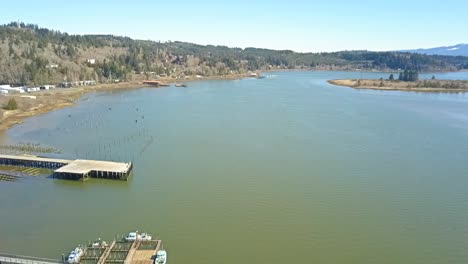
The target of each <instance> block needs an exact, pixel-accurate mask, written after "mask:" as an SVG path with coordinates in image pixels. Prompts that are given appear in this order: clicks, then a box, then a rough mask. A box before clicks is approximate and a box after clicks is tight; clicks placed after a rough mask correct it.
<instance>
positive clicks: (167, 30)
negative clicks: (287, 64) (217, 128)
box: [0, 0, 468, 52]
mask: <svg viewBox="0 0 468 264" xmlns="http://www.w3.org/2000/svg"><path fill="white" fill-rule="evenodd" d="M2 2H3V3H1V7H2V8H1V9H2V12H1V13H2V15H1V16H0V23H2V24H4V23H8V22H11V21H18V20H20V21H23V22H27V23H34V24H39V25H40V26H41V27H47V28H52V29H57V30H60V31H62V32H68V33H72V34H101V33H105V34H114V35H123V36H129V37H132V38H137V39H151V40H161V41H167V40H180V41H188V42H194V43H199V44H218V45H227V46H230V47H242V48H244V47H261V48H272V49H292V50H295V51H313V52H317V51H336V50H353V49H368V50H395V49H410V48H429V47H435V46H445V45H452V44H458V43H468V33H467V32H468V31H467V30H468V1H467V0H457V1H454V0H445V1H433V0H429V1H412V0H407V1H405V0H393V1H380V0H373V1H366V0H363V1H356V0H348V1H337V0H327V1H320V2H318V3H314V2H313V1H312V0H309V1H301V0H282V1H276V0H271V1H255V0H250V1H246V0H236V1H233V0H231V1H212V0H198V1H195V0H194V1H190V0H178V1H177V0H165V1H143V0H128V1H121V0H114V1H107V0H102V1H100V0H95V1H90V0H81V1H63V0H57V1H52V0H40V1H38V0H18V1H2Z"/></svg>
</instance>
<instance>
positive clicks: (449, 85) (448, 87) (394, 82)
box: [328, 71, 468, 92]
mask: <svg viewBox="0 0 468 264" xmlns="http://www.w3.org/2000/svg"><path fill="white" fill-rule="evenodd" d="M328 83H330V84H333V85H339V86H347V87H351V88H355V89H370V90H387V91H413V92H468V80H438V79H436V78H435V76H432V78H431V79H430V80H419V74H418V73H417V72H415V71H404V72H402V73H400V75H399V78H398V79H395V78H394V76H393V74H391V75H390V76H389V78H388V79H384V78H380V79H339V80H329V81H328Z"/></svg>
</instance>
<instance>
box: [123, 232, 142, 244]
mask: <svg viewBox="0 0 468 264" xmlns="http://www.w3.org/2000/svg"><path fill="white" fill-rule="evenodd" d="M140 239H141V236H140V235H138V233H137V232H130V233H128V235H127V236H126V237H125V241H127V242H133V241H136V240H140Z"/></svg>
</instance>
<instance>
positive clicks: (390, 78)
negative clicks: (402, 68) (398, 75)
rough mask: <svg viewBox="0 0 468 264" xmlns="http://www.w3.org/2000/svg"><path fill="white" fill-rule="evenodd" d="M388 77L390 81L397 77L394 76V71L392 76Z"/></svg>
mask: <svg viewBox="0 0 468 264" xmlns="http://www.w3.org/2000/svg"><path fill="white" fill-rule="evenodd" d="M388 79H389V80H390V81H393V80H395V77H393V73H392V74H390V77H388Z"/></svg>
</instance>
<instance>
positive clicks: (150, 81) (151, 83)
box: [143, 80, 169, 87]
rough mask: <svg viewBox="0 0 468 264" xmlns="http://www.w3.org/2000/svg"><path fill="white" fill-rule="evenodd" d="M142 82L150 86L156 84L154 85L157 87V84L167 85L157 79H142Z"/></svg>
mask: <svg viewBox="0 0 468 264" xmlns="http://www.w3.org/2000/svg"><path fill="white" fill-rule="evenodd" d="M143 84H147V85H151V86H156V87H159V86H169V84H167V83H163V82H161V81H158V80H144V81H143Z"/></svg>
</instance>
